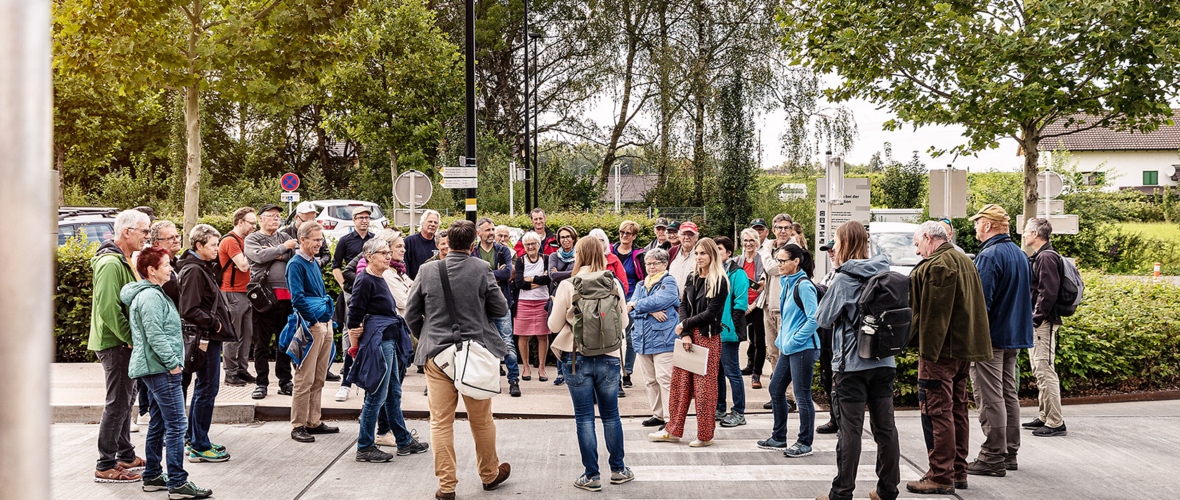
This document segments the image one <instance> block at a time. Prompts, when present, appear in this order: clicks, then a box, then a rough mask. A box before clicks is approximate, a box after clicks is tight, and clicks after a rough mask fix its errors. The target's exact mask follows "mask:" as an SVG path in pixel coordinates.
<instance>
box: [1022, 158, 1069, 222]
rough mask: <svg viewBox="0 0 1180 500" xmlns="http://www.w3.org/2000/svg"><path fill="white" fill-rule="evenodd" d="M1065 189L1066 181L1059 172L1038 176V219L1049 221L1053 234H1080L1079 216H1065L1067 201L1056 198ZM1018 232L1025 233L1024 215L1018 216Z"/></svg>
mask: <svg viewBox="0 0 1180 500" xmlns="http://www.w3.org/2000/svg"><path fill="white" fill-rule="evenodd" d="M1064 189H1065V180H1064V179H1062V178H1061V175H1059V174H1058V173H1057V172H1050V171H1044V172H1041V173H1039V174H1037V197H1038V198H1037V217H1044V218H1046V219H1049V225H1051V226H1053V234H1078V230H1079V228H1078V216H1077V215H1073V214H1065V213H1062V212H1065V201H1064V200H1056V199H1054V197H1056V196H1058V195H1060V194H1061V192H1062V191H1063V190H1064ZM1016 230H1017V231H1019V232H1021V233H1023V232H1024V214H1021V215H1017V216H1016Z"/></svg>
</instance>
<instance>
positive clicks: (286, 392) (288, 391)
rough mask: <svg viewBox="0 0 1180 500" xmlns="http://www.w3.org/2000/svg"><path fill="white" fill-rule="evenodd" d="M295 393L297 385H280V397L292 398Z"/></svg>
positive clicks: (288, 383)
mask: <svg viewBox="0 0 1180 500" xmlns="http://www.w3.org/2000/svg"><path fill="white" fill-rule="evenodd" d="M294 393H295V384H292V383H291V382H287V383H285V384H279V395H280V396H290V395H292V394H294Z"/></svg>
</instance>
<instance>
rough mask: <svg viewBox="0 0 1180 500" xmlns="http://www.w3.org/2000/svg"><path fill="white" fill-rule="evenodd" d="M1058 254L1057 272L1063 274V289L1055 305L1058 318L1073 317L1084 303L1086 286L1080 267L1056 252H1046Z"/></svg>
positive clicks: (1059, 292) (1060, 290) (1058, 294)
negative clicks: (1083, 296)
mask: <svg viewBox="0 0 1180 500" xmlns="http://www.w3.org/2000/svg"><path fill="white" fill-rule="evenodd" d="M1046 251H1047V252H1053V253H1056V254H1057V257H1058V259H1057V262H1058V264H1057V272H1059V273H1061V288H1059V289H1058V291H1057V303H1056V304H1054V305H1053V309H1054V311H1055V312H1056V313H1057V315H1058V316H1061V317H1066V316H1073V313H1075V312H1077V310H1078V305H1079V304H1081V303H1082V294H1083V293H1085V291H1086V284H1085V283H1084V282H1083V281H1082V273H1081V272H1079V271H1078V266H1077V265H1075V264H1074V263H1073V262H1070V261H1069V260H1068V259H1066V258H1065V257H1063V256H1062V255H1061V254H1059V253H1057V251H1056V250H1052V249H1050V250H1046Z"/></svg>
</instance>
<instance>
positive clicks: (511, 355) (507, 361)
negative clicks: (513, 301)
mask: <svg viewBox="0 0 1180 500" xmlns="http://www.w3.org/2000/svg"><path fill="white" fill-rule="evenodd" d="M492 322H494V323H496V330H499V331H500V338H501V339H503V340H504V346H505V347H507V348H508V354H505V355H504V366H505V367H506V368H507V369H508V383H512V382H516V381H518V380H520V365H519V364H518V363H517V361H518V360H519V359H520V357H519V356H517V355H516V343H515V342H513V341H512V315H511V314H508V315H507V316H504V317H503V318H496V319H493V320H492Z"/></svg>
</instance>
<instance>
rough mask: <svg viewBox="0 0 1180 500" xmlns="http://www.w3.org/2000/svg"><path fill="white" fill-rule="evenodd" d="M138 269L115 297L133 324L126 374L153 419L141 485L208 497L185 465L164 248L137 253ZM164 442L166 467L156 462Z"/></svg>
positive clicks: (175, 329)
mask: <svg viewBox="0 0 1180 500" xmlns="http://www.w3.org/2000/svg"><path fill="white" fill-rule="evenodd" d="M136 270H138V271H139V275H140V276H143V277H144V278H146V279H144V280H141V281H136V282H132V283H128V284H127V285H125V286H124V287H123V289H122V290H121V291H120V292H119V299H120V300H122V301H123V303H124V304H127V306H128V313H127V316H128V319H129V323H130V324H131V341H132V344H131V345H132V346H134V347H133V348H132V350H131V362H130V365H129V367H128V369H127V375H128V376H130V377H131V378H133V379H139V380H140V381H142V382H143V384H144V385H145V386H146V387H147V389H148V391H149V395H148V399H149V400H150V401H152V402H154V404H151V405H150V408H151V415H152V416H151V423H150V424H148V431H147V444H146V446H145V448H146V449H147V452H146V454H147V463H146V464H145V465H144V472H143V490H144V491H160V490H163V489H167V490H168V494H169V496H170V497H172V498H208V497H210V496H212V495H213V491H212V490H207V489H203V488H199V487H197V485H195V484H193V483H192V482H191V481H189V480H188V473H187V472H185V470H184V435H185V433H186V431H187V430H188V418H187V417H186V415H185V412H184V392H183V391H182V390H181V387H180V381H181V371H182V370H183V368H184V339H183V337H182V335H181V332H180V313H178V312H177V311H176V306H175V305H174V304H173V303H172V299H169V298H168V296H167V295H165V294H164V289H163V288H161V286H162V285H163V284H164V283H167V282H168V281H169V280H170V279H172V264H171V263H170V259H169V256H168V251H167V250H165V249H163V248H160V247H149V248H147V249H145V250H143V251H142V252H140V253H139V259H138V260H137V261H136ZM165 448H167V451H168V456H167V461H168V473H167V474H164V471H163V469H162V468H161V467H160V461H161V458H162V457H161V454H162V453H163V451H164V449H165Z"/></svg>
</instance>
